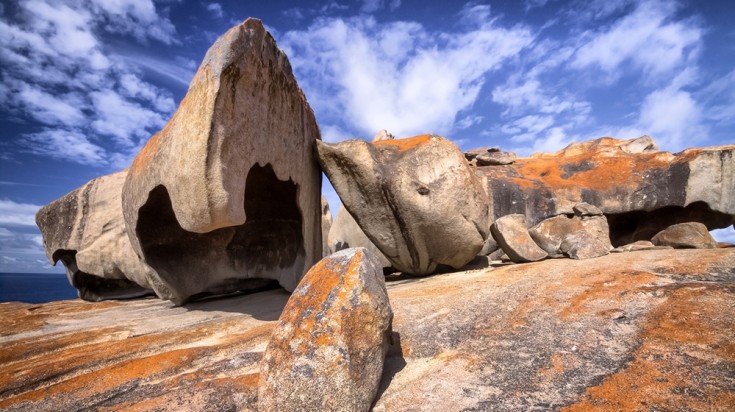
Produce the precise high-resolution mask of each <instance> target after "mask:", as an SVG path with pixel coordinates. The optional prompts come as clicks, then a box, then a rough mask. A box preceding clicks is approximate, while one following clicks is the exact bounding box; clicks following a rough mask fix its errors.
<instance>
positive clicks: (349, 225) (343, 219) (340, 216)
mask: <svg viewBox="0 0 735 412" xmlns="http://www.w3.org/2000/svg"><path fill="white" fill-rule="evenodd" d="M327 244H328V246H329V250H330V251H332V252H337V251H340V250H343V249H348V248H351V247H364V248H365V249H368V250H369V251H370V252H371V253H372V254H374V255H375V256H376V257H377V258H378V260H380V265H381V266H382V267H384V268H388V267H390V266H391V263H390V261H389V260H388V258H386V257H385V255H383V252H381V251H380V249H378V247H377V246H375V244H374V243H373V242H371V241H370V239H368V237H367V235H366V234H365V232H363V231H362V229H361V228H360V225H358V224H357V222H355V218H353V217H352V215H350V212H348V211H347V209H345V206H344V205H340V206H339V209H337V217H335V218H334V223H333V224H332V227H331V228H330V229H329V235H328V236H327Z"/></svg>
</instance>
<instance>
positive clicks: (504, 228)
mask: <svg viewBox="0 0 735 412" xmlns="http://www.w3.org/2000/svg"><path fill="white" fill-rule="evenodd" d="M490 232H491V233H492V236H493V238H495V240H496V241H497V242H498V244H499V245H500V247H501V248H502V249H503V251H505V253H506V254H507V255H508V257H509V258H510V260H512V261H514V262H517V263H523V262H535V261H537V260H541V259H543V258H545V257H547V256H548V254H547V253H546V252H545V251H544V250H543V249H541V248H540V247H539V246H538V245H537V244H536V243H535V242H534V241H533V239H531V236H530V235H529V234H528V229H527V228H526V218H525V216H523V215H521V214H513V215H506V216H503V217H501V218H500V219H498V220H496V221H495V223H493V225H492V226H491V227H490Z"/></svg>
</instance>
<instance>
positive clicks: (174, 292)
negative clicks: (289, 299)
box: [122, 19, 322, 304]
mask: <svg viewBox="0 0 735 412" xmlns="http://www.w3.org/2000/svg"><path fill="white" fill-rule="evenodd" d="M318 139H319V127H318V126H317V124H316V120H315V118H314V113H313V112H312V110H311V108H310V107H309V104H308V103H307V102H306V98H305V97H304V94H303V92H302V91H301V89H300V88H299V86H298V84H297V83H296V79H295V78H294V76H293V73H292V71H291V66H290V64H289V62H288V59H287V58H286V55H285V54H284V53H283V52H282V51H281V50H280V49H279V48H278V46H277V45H276V42H275V40H274V39H273V37H272V36H271V35H270V34H269V33H268V32H267V31H266V30H265V28H264V27H263V24H262V23H261V22H260V21H259V20H255V19H248V20H246V21H245V22H243V23H242V24H240V25H238V26H236V27H234V28H232V29H230V30H229V31H227V33H225V34H224V35H223V36H222V37H220V38H219V39H218V40H217V41H216V42H215V43H214V45H212V47H211V48H210V49H209V51H207V54H206V56H205V58H204V61H203V62H202V64H201V66H200V68H199V70H198V71H197V74H196V75H195V76H194V78H193V79H192V82H191V85H190V87H189V91H188V92H187V94H186V96H185V97H184V99H183V100H182V102H181V105H180V106H179V108H178V109H177V111H176V113H175V114H174V115H173V117H172V118H171V120H170V121H169V123H168V124H167V125H166V127H164V129H163V130H161V131H160V132H159V133H158V134H156V135H155V136H153V137H152V138H151V139H150V141H149V142H148V143H147V144H146V145H145V147H143V149H142V150H141V152H140V153H139V154H138V156H136V158H135V160H134V161H133V164H132V166H131V167H130V169H129V170H130V171H129V173H128V176H127V179H126V181H125V187H124V189H123V199H122V200H123V214H124V216H125V222H126V228H127V231H128V237H129V238H130V240H131V243H132V247H133V249H134V250H135V252H136V253H137V254H138V255H139V256H141V257H142V258H143V259H144V261H145V262H146V264H148V265H149V266H150V267H151V268H152V269H153V271H154V274H153V277H154V278H155V280H154V281H153V282H151V283H152V286H153V288H154V289H155V290H156V293H157V294H158V295H159V296H162V297H164V298H166V299H170V300H172V301H173V302H175V303H177V304H181V303H183V302H185V301H187V300H189V299H191V298H192V297H195V298H196V297H201V296H206V295H208V294H218V293H229V292H233V291H237V290H242V289H248V288H252V287H256V286H260V285H262V284H263V283H265V282H267V279H273V280H277V281H278V283H279V284H280V285H281V286H283V287H284V288H285V289H287V290H293V288H295V287H296V285H297V284H298V281H299V279H301V277H302V276H303V274H304V273H305V272H306V270H307V269H308V268H309V267H311V266H312V265H313V264H314V263H315V262H317V261H318V260H319V259H320V258H321V257H322V250H321V249H322V239H321V222H322V218H321V211H320V195H321V194H320V188H321V171H320V170H319V165H318V164H317V163H316V161H315V159H314V156H313V151H314V142H315V141H316V140H318Z"/></svg>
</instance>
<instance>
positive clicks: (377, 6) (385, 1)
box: [360, 0, 401, 13]
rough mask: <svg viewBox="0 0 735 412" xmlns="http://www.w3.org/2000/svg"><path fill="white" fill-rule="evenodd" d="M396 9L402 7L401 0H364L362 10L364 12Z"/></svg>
mask: <svg viewBox="0 0 735 412" xmlns="http://www.w3.org/2000/svg"><path fill="white" fill-rule="evenodd" d="M386 7H387V8H388V9H390V10H395V9H397V8H399V7H401V0H362V6H360V11H361V12H363V13H375V12H376V11H378V10H382V9H384V8H386Z"/></svg>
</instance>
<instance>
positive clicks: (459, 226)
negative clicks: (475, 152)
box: [317, 135, 489, 275]
mask: <svg viewBox="0 0 735 412" xmlns="http://www.w3.org/2000/svg"><path fill="white" fill-rule="evenodd" d="M317 149H318V154H319V163H320V164H321V166H322V168H323V169H324V172H325V174H326V175H327V177H329V180H330V181H331V182H332V186H334V188H335V190H336V191H337V193H338V194H339V196H340V198H341V199H342V203H343V204H344V205H345V208H346V209H347V210H348V211H349V212H350V214H351V215H352V217H354V218H355V220H356V221H357V222H358V224H359V225H360V227H361V228H362V230H363V231H364V232H365V234H366V235H367V236H368V238H369V239H370V240H371V241H372V242H373V243H374V244H375V246H377V247H378V249H380V250H381V252H383V254H384V255H385V257H386V258H388V260H390V261H391V263H392V264H393V267H395V268H396V269H398V270H400V271H403V272H406V273H412V274H417V275H426V274H430V273H432V272H433V271H434V270H435V269H436V267H437V265H439V264H443V265H447V266H452V267H455V268H460V267H462V266H464V265H465V264H467V263H468V262H470V261H471V260H472V259H474V257H475V256H476V255H477V253H478V252H479V251H480V250H481V249H482V247H483V244H484V243H485V239H486V238H487V235H488V234H487V229H488V227H489V224H488V211H487V203H488V200H487V194H486V193H485V190H484V188H483V186H482V183H481V180H480V179H479V178H478V177H477V176H476V175H475V174H474V173H473V171H472V169H471V168H470V167H469V165H468V164H467V161H466V160H465V158H464V156H463V155H462V152H461V151H460V150H459V148H458V147H457V146H456V145H454V143H452V142H450V141H449V140H447V139H445V138H443V137H439V136H435V135H421V136H415V137H412V138H406V139H395V140H383V141H378V142H376V143H367V142H365V141H363V140H347V141H344V142H340V143H336V144H328V143H323V142H318V144H317Z"/></svg>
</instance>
